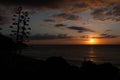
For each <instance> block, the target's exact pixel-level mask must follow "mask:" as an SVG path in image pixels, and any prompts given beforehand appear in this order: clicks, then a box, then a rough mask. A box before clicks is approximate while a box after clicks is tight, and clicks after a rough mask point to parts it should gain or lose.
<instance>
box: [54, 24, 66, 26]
mask: <svg viewBox="0 0 120 80" xmlns="http://www.w3.org/2000/svg"><path fill="white" fill-rule="evenodd" d="M64 26H66V25H65V24H56V25H55V27H64Z"/></svg>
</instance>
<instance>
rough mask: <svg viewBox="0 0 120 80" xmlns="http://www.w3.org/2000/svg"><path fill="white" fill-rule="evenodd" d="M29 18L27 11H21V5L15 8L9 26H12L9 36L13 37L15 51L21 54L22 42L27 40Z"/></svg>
mask: <svg viewBox="0 0 120 80" xmlns="http://www.w3.org/2000/svg"><path fill="white" fill-rule="evenodd" d="M29 20H30V18H29V17H28V12H26V11H22V7H19V8H18V9H17V10H16V13H15V15H13V19H12V21H13V23H12V26H10V28H12V30H11V32H12V34H10V36H13V37H14V38H15V42H16V46H17V52H18V53H19V54H21V50H22V47H23V44H24V43H23V42H25V41H28V38H29V35H30V32H29V30H31V28H30V27H29V24H28V23H29Z"/></svg>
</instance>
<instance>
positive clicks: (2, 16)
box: [0, 10, 9, 25]
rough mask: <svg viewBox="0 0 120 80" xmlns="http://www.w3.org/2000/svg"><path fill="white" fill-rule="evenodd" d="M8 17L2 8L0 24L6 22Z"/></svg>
mask: <svg viewBox="0 0 120 80" xmlns="http://www.w3.org/2000/svg"><path fill="white" fill-rule="evenodd" d="M8 23H9V18H8V15H7V13H6V12H5V11H4V10H0V25H4V24H8Z"/></svg>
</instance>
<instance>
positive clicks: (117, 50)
mask: <svg viewBox="0 0 120 80" xmlns="http://www.w3.org/2000/svg"><path fill="white" fill-rule="evenodd" d="M22 54H23V55H26V56H29V57H32V58H35V59H42V60H46V59H47V58H48V57H52V56H60V57H63V58H64V59H65V60H67V62H69V63H70V64H73V65H77V66H80V65H81V63H82V61H84V60H85V59H87V60H91V61H93V62H95V63H97V64H100V63H106V62H109V63H112V64H113V65H115V66H118V67H120V45H29V46H28V47H27V48H25V49H23V51H22Z"/></svg>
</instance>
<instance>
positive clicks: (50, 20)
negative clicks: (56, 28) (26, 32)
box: [44, 19, 55, 22]
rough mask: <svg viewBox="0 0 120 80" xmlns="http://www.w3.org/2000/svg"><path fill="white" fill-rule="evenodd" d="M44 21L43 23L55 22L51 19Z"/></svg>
mask: <svg viewBox="0 0 120 80" xmlns="http://www.w3.org/2000/svg"><path fill="white" fill-rule="evenodd" d="M44 21H45V22H55V20H53V19H45V20H44Z"/></svg>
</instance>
